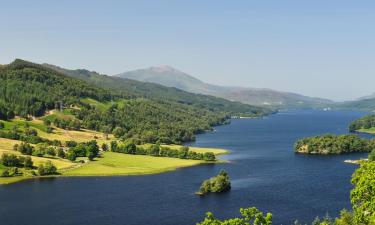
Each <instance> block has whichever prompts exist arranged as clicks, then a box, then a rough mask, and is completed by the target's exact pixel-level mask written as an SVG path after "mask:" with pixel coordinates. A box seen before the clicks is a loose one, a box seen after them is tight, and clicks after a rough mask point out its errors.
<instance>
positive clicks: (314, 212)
mask: <svg viewBox="0 0 375 225" xmlns="http://www.w3.org/2000/svg"><path fill="white" fill-rule="evenodd" d="M362 115H363V113H360V112H345V111H328V112H323V111H296V112H285V113H279V114H276V115H272V116H270V117H267V118H263V119H240V120H233V121H232V123H231V124H230V125H226V126H220V127H216V131H215V132H209V133H205V134H202V135H199V136H198V138H197V141H196V142H194V143H192V145H196V146H208V147H219V148H226V149H229V150H231V151H232V152H231V154H229V155H227V156H224V158H225V159H227V160H230V163H227V164H216V165H202V166H197V167H190V168H184V169H180V170H177V171H174V172H169V173H163V174H157V175H147V176H131V177H99V178H93V177H88V178H87V177H86V178H57V179H40V180H28V181H25V182H21V183H16V184H13V185H8V186H0V224H1V225H25V224H28V225H51V224H54V225H78V224H79V225H81V224H90V225H107V224H108V225H136V224H137V225H138V224H139V225H141V224H142V225H146V224H150V225H194V224H195V223H196V222H198V221H200V220H202V219H203V217H204V215H205V212H206V211H211V212H213V213H214V214H216V215H217V216H218V217H220V218H227V217H233V216H238V215H239V212H238V211H239V208H240V207H250V206H256V207H258V208H259V209H261V210H264V211H270V212H272V213H273V215H274V224H292V223H293V221H294V220H295V219H298V220H299V221H302V222H311V221H312V220H313V219H314V217H316V216H324V215H326V213H329V215H331V216H337V214H338V212H339V210H340V209H343V208H350V201H349V192H350V189H351V188H352V186H351V183H350V178H351V174H352V173H353V171H354V170H355V169H356V167H357V166H356V165H352V164H346V163H343V161H344V160H345V159H357V158H360V157H365V156H366V154H354V155H353V154H351V155H340V156H308V155H300V154H294V152H293V144H294V142H295V141H296V140H297V139H299V138H302V137H306V136H311V135H319V134H325V133H336V134H340V133H347V125H348V123H349V122H350V121H352V120H354V119H356V118H358V117H360V116H362ZM220 169H225V170H227V171H228V172H229V175H230V176H231V180H232V187H233V188H232V190H231V191H230V192H228V193H225V194H218V195H214V194H212V195H208V196H206V197H204V198H201V197H198V196H196V195H194V192H195V191H196V190H197V189H198V188H199V186H200V184H201V182H202V181H203V180H204V179H207V178H209V177H212V176H214V175H216V174H217V173H218V172H219V171H220Z"/></svg>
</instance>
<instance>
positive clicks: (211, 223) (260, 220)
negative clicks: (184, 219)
mask: <svg viewBox="0 0 375 225" xmlns="http://www.w3.org/2000/svg"><path fill="white" fill-rule="evenodd" d="M240 212H241V217H239V218H231V219H226V220H219V219H216V218H215V217H214V215H213V214H212V213H211V212H208V213H207V214H206V218H205V219H204V220H203V221H202V222H200V223H197V225H250V224H253V225H271V224H272V214H271V213H266V215H264V213H263V212H261V211H260V210H258V209H257V208H255V207H252V208H247V209H242V208H241V209H240Z"/></svg>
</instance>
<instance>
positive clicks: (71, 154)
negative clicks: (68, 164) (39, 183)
mask: <svg viewBox="0 0 375 225" xmlns="http://www.w3.org/2000/svg"><path fill="white" fill-rule="evenodd" d="M65 157H66V158H67V159H68V160H70V161H72V162H74V161H75V160H76V159H77V155H76V153H75V152H74V151H73V150H72V149H69V151H68V152H67V154H66V155H65Z"/></svg>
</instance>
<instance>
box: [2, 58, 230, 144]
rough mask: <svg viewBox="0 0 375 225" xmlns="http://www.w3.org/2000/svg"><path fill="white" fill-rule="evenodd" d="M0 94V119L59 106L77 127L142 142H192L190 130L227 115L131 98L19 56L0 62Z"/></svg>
mask: <svg viewBox="0 0 375 225" xmlns="http://www.w3.org/2000/svg"><path fill="white" fill-rule="evenodd" d="M0 93H1V95H0V117H1V118H0V119H10V118H13V117H14V116H24V117H27V116H42V115H43V114H44V113H45V112H46V111H47V110H50V109H55V108H56V109H60V107H61V105H63V107H65V108H70V111H71V113H72V114H73V115H74V116H75V117H76V118H78V119H79V120H80V121H81V123H82V127H83V128H88V129H94V130H98V131H103V132H106V133H111V132H113V131H114V130H115V129H116V128H121V130H122V133H121V136H124V137H126V138H136V139H139V140H140V141H143V142H148V141H150V142H156V141H162V142H166V143H179V142H182V141H189V140H193V139H194V134H195V133H198V132H201V131H203V130H207V129H210V128H211V127H212V126H213V125H218V124H222V123H224V122H225V121H226V120H227V118H228V117H229V114H227V113H225V112H221V111H215V112H213V111H210V110H209V109H207V108H202V107H197V106H192V105H187V104H181V103H178V102H173V101H165V100H163V99H159V100H155V99H145V98H136V97H137V96H135V95H131V94H130V93H131V92H130V91H129V95H128V94H126V93H119V92H117V91H116V92H113V91H110V90H106V89H103V88H100V87H97V86H96V85H93V84H91V83H88V82H85V81H83V80H81V79H76V78H72V77H69V76H66V75H64V74H62V73H59V72H57V71H55V70H52V69H48V68H45V67H43V66H41V65H38V64H34V63H30V62H26V61H23V60H16V61H14V62H13V63H11V64H9V65H5V66H2V68H1V69H0ZM87 100H90V101H87ZM91 103H92V104H91ZM99 104H100V105H103V106H105V107H98V105H99ZM117 130H119V129H117Z"/></svg>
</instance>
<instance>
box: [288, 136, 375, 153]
mask: <svg viewBox="0 0 375 225" xmlns="http://www.w3.org/2000/svg"><path fill="white" fill-rule="evenodd" d="M294 149H295V151H296V152H299V153H308V154H341V153H351V152H370V151H372V150H373V149H375V140H374V139H370V140H368V139H361V138H360V137H358V136H357V135H337V136H335V135H330V134H328V135H323V136H316V137H308V138H303V139H301V140H298V141H297V142H296V143H295V145H294Z"/></svg>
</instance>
